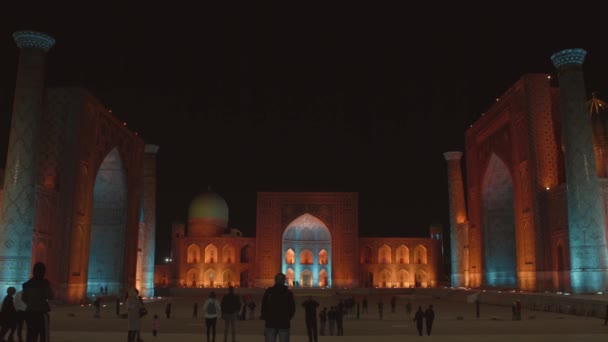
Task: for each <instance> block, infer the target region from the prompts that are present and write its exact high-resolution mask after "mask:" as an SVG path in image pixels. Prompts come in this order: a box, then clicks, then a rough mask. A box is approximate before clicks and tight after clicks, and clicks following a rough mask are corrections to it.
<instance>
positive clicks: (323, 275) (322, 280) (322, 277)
mask: <svg viewBox="0 0 608 342" xmlns="http://www.w3.org/2000/svg"><path fill="white" fill-rule="evenodd" d="M326 286H327V271H325V270H321V271H319V287H326Z"/></svg>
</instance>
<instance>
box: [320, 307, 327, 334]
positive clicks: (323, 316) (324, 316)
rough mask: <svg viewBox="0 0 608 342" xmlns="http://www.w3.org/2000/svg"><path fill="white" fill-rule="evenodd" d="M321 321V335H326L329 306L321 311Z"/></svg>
mask: <svg viewBox="0 0 608 342" xmlns="http://www.w3.org/2000/svg"><path fill="white" fill-rule="evenodd" d="M319 323H321V336H325V324H326V323H327V308H323V310H321V312H319Z"/></svg>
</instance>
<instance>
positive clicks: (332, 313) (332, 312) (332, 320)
mask: <svg viewBox="0 0 608 342" xmlns="http://www.w3.org/2000/svg"><path fill="white" fill-rule="evenodd" d="M336 315H337V312H336V307H335V306H332V307H330V308H329V311H328V312H327V320H328V321H329V336H334V329H335V327H336Z"/></svg>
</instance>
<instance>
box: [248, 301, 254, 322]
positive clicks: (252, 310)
mask: <svg viewBox="0 0 608 342" xmlns="http://www.w3.org/2000/svg"><path fill="white" fill-rule="evenodd" d="M247 307H248V308H249V319H250V320H252V319H253V316H254V314H255V302H254V301H253V299H252V300H250V301H249V304H247Z"/></svg>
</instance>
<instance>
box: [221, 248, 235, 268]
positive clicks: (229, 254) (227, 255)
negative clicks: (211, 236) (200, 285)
mask: <svg viewBox="0 0 608 342" xmlns="http://www.w3.org/2000/svg"><path fill="white" fill-rule="evenodd" d="M234 255H235V251H234V246H233V245H231V244H227V245H226V246H224V248H223V249H222V262H223V263H224V264H233V263H234V261H235V260H234Z"/></svg>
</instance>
